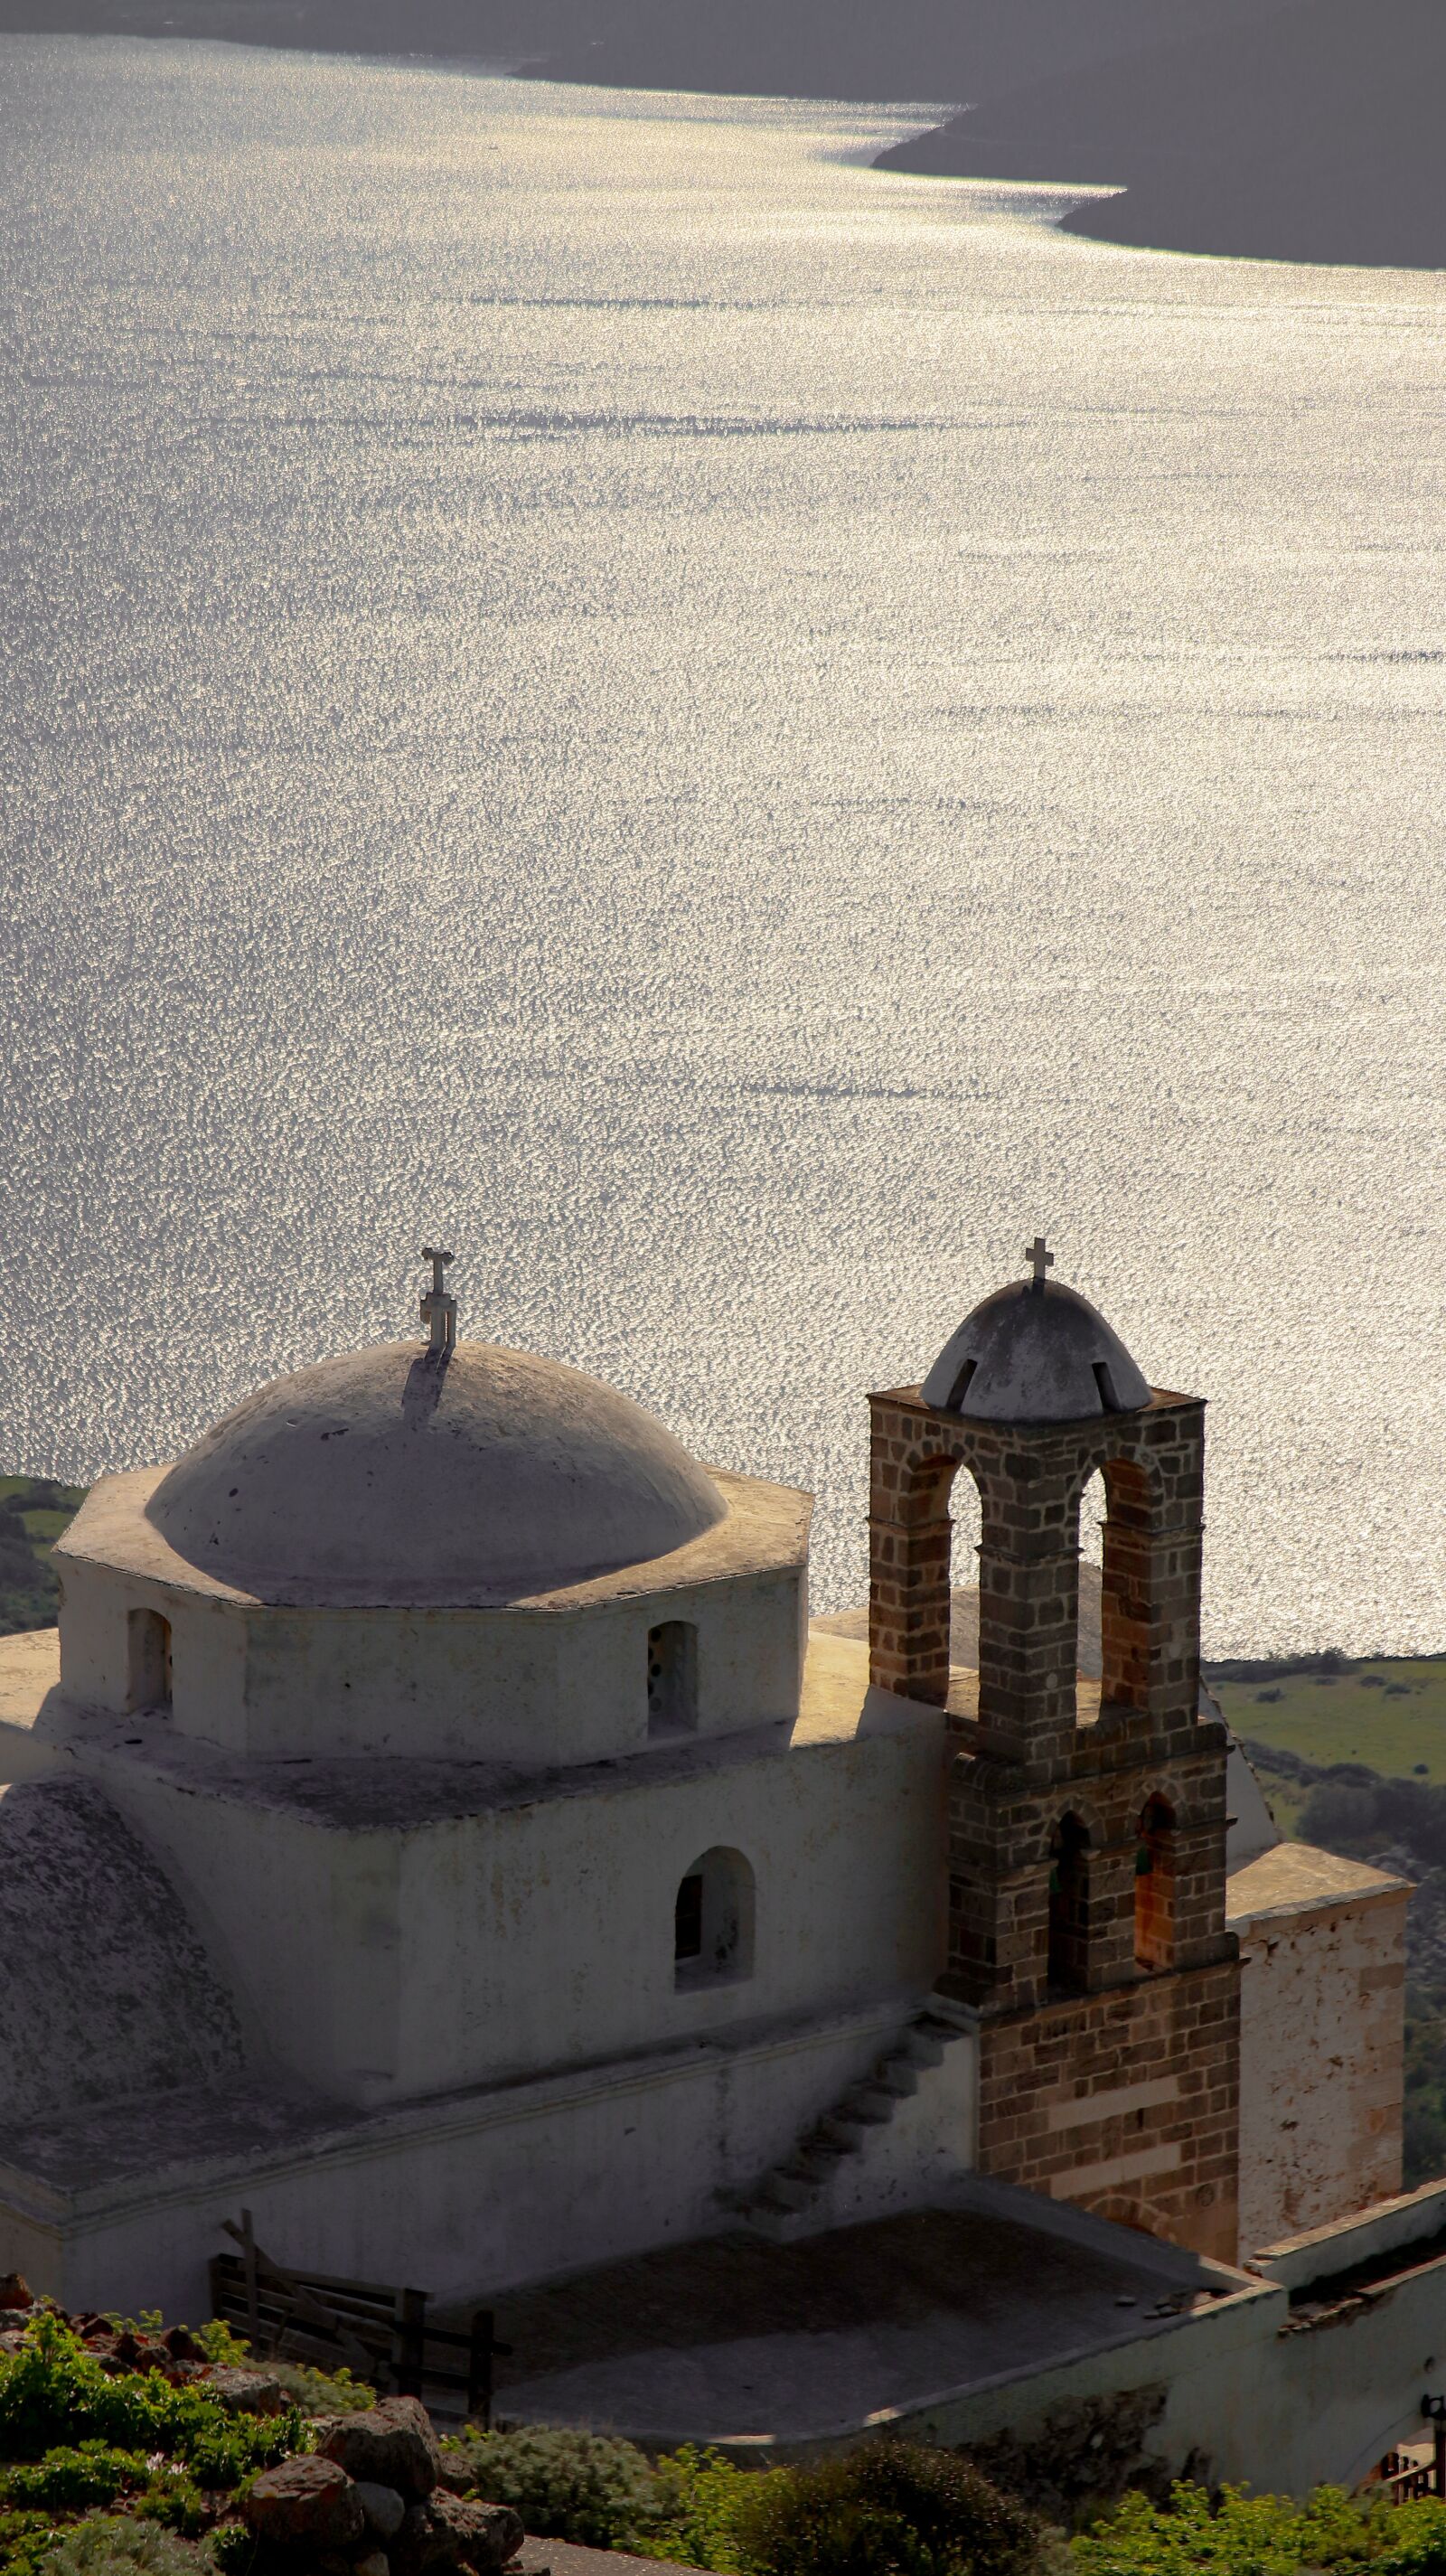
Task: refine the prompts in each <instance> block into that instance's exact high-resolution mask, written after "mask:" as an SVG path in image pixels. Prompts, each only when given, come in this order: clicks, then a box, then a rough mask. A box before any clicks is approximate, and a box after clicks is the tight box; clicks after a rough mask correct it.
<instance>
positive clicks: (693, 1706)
mask: <svg viewBox="0 0 1446 2576" xmlns="http://www.w3.org/2000/svg"><path fill="white" fill-rule="evenodd" d="M697 1723H698V1631H697V1629H696V1628H692V1627H690V1626H689V1625H688V1622H687V1621H686V1620H685V1619H667V1620H665V1621H664V1622H663V1625H662V1626H661V1627H660V1628H650V1629H649V1630H648V1733H649V1735H687V1734H691V1732H692V1730H693V1728H694V1727H695V1726H696V1725H697Z"/></svg>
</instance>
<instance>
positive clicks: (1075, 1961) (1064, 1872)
mask: <svg viewBox="0 0 1446 2576" xmlns="http://www.w3.org/2000/svg"><path fill="white" fill-rule="evenodd" d="M1089 1960H1090V1831H1089V1827H1088V1825H1087V1824H1086V1823H1085V1822H1084V1819H1083V1817H1081V1816H1076V1815H1073V1814H1070V1815H1066V1816H1061V1818H1060V1820H1059V1823H1058V1824H1057V1825H1056V1826H1055V1829H1054V1832H1053V1834H1052V1835H1051V1836H1050V1844H1049V1960H1048V1966H1047V1968H1046V1972H1045V1973H1046V1975H1047V1977H1048V1980H1049V1983H1050V1985H1051V1986H1052V1987H1054V1988H1055V1989H1056V1991H1057V1992H1059V1993H1061V1994H1070V1995H1079V1994H1083V1993H1084V1992H1085V1990H1086V1988H1087V1987H1088V1985H1089Z"/></svg>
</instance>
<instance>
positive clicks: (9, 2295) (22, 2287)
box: [0, 2272, 35, 2308]
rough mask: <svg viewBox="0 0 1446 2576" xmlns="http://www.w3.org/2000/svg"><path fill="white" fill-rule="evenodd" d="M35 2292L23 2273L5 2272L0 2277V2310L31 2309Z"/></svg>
mask: <svg viewBox="0 0 1446 2576" xmlns="http://www.w3.org/2000/svg"><path fill="white" fill-rule="evenodd" d="M34 2305H35V2292H34V2291H33V2290H32V2288H31V2286H30V2284H29V2282H28V2281H27V2280H26V2278H25V2275H24V2273H23V2272H6V2273H5V2274H4V2275H3V2277H0V2308H33V2307H34Z"/></svg>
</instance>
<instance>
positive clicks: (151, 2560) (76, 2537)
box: [7, 2514, 206, 2576]
mask: <svg viewBox="0 0 1446 2576" xmlns="http://www.w3.org/2000/svg"><path fill="white" fill-rule="evenodd" d="M12 2564H14V2562H13V2561H8V2562H7V2570H8V2567H9V2566H10V2565H12ZM198 2568H199V2569H205V2568H206V2561H205V2559H204V2558H198V2556H197V2553H196V2551H195V2550H194V2549H188V2548H187V2547H186V2544H185V2542H184V2541H183V2540H178V2539H177V2538H176V2536H175V2534H174V2532H170V2531H165V2530H163V2529H162V2528H161V2526H160V2524H159V2523H155V2522H130V2521H127V2520H126V2518H125V2517H124V2516H123V2515H119V2514H105V2515H93V2516H92V2517H91V2519H90V2520H89V2521H87V2522H75V2523H72V2524H71V2526H70V2529H69V2530H68V2531H64V2532H60V2533H57V2534H56V2535H55V2536H54V2537H53V2538H52V2540H51V2542H50V2545H49V2547H48V2548H47V2549H46V2551H45V2554H44V2556H43V2557H42V2558H41V2559H40V2560H39V2561H38V2564H37V2576H197V2571H198ZM27 2576H28V2570H27Z"/></svg>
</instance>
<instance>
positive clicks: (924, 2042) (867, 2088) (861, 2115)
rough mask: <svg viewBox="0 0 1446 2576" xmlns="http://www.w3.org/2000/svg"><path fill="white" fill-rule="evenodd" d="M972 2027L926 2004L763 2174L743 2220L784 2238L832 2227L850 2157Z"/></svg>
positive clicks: (936, 2003) (940, 2004)
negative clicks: (831, 2213) (836, 2190)
mask: <svg viewBox="0 0 1446 2576" xmlns="http://www.w3.org/2000/svg"><path fill="white" fill-rule="evenodd" d="M971 2027H972V2024H971V2022H970V2021H969V2020H967V2019H966V2018H965V2017H964V2016H963V2015H962V2014H960V2015H959V2016H958V2017H957V2018H956V2016H955V2014H954V2012H953V2010H952V2009H951V2007H950V2006H949V2005H948V2004H947V2003H945V2002H944V2001H943V2000H942V1999H941V1998H939V1997H934V1998H932V1999H931V2000H930V2002H928V2003H927V2004H925V2005H923V2006H922V2007H921V2008H920V2010H919V2011H918V2012H916V2013H914V2014H913V2015H912V2016H911V2018H910V2019H909V2020H908V2021H907V2022H906V2023H905V2025H904V2028H903V2030H902V2031H901V2033H900V2035H899V2037H898V2038H897V2039H896V2040H895V2042H894V2044H893V2046H892V2047H891V2048H890V2049H889V2050H888V2052H887V2053H886V2055H884V2056H883V2057H881V2058H879V2059H878V2060H877V2062H876V2063H875V2065H874V2066H872V2067H871V2068H870V2070H869V2072H868V2074H867V2075H863V2076H860V2077H859V2078H858V2080H857V2082H855V2083H853V2084H851V2085H850V2087H849V2089H848V2091H847V2092H846V2093H844V2094H843V2095H841V2096H840V2098H839V2100H838V2101H837V2102H835V2104H834V2105H833V2108H832V2109H831V2110H829V2111H826V2112H825V2113H824V2115H823V2117H822V2119H820V2120H817V2121H815V2123H814V2125H813V2127H812V2128H811V2129H809V2130H807V2131H806V2132H805V2134H804V2135H803V2136H802V2137H801V2138H800V2139H799V2141H798V2144H797V2146H795V2147H794V2148H793V2150H792V2152H791V2154H789V2155H788V2156H786V2157H785V2158H784V2160H783V2162H782V2163H781V2164H776V2165H774V2166H772V2167H771V2168H770V2170H769V2171H768V2172H767V2173H766V2174H765V2175H764V2177H763V2179H762V2181H761V2182H760V2183H759V2185H758V2188H757V2190H756V2191H755V2192H753V2193H752V2194H751V2196H750V2197H749V2198H748V2199H747V2200H746V2201H745V2202H744V2204H743V2206H742V2209H741V2211H740V2213H739V2215H740V2218H741V2222H742V2224H743V2225H744V2226H745V2227H748V2228H751V2229H752V2230H753V2232H754V2234H755V2235H758V2236H771V2237H772V2238H774V2239H775V2241H778V2242H784V2241H786V2240H787V2239H789V2238H791V2237H796V2236H811V2235H813V2234H815V2233H816V2232H817V2231H818V2229H819V2228H820V2227H822V2226H826V2225H828V2223H829V2221H828V2216H827V2211H826V2208H825V2206H824V2204H825V2203H826V2201H827V2198H828V2195H829V2192H830V2188H831V2186H832V2185H833V2184H834V2183H835V2181H837V2180H838V2178H839V2176H840V2172H841V2169H842V2168H843V2167H844V2165H845V2164H846V2162H847V2160H848V2158H849V2157H851V2156H860V2155H863V2154H865V2153H866V2152H867V2150H868V2148H869V2147H870V2145H871V2144H872V2143H873V2142H874V2141H875V2140H876V2139H877V2137H878V2134H879V2132H880V2130H882V2129H884V2128H886V2127H887V2126H888V2124H889V2122H890V2121H891V2120H892V2119H893V2117H894V2115H895V2113H896V2112H897V2110H898V2108H899V2105H900V2103H901V2102H903V2101H906V2100H907V2099H908V2097H909V2095H910V2094H911V2093H916V2092H917V2091H918V2089H919V2079H920V2076H921V2075H922V2074H924V2073H926V2072H927V2071H928V2069H929V2068H931V2067H935V2066H940V2065H942V2064H943V2061H944V2052H945V2050H946V2049H947V2048H949V2047H951V2046H952V2044H953V2043H954V2042H955V2041H956V2040H959V2039H962V2038H963V2037H964V2035H965V2033H966V2031H967V2030H969V2029H970V2028H971Z"/></svg>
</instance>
